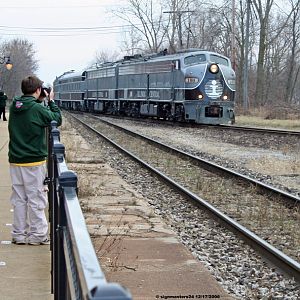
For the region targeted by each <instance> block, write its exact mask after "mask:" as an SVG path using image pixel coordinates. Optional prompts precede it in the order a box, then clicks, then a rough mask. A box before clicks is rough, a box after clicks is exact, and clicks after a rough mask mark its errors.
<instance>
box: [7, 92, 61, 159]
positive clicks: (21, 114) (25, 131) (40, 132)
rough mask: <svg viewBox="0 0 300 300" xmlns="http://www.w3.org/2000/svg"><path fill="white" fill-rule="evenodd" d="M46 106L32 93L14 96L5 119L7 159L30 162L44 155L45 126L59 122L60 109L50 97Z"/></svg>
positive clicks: (45, 147)
mask: <svg viewBox="0 0 300 300" xmlns="http://www.w3.org/2000/svg"><path fill="white" fill-rule="evenodd" d="M49 108H50V109H49ZM49 108H46V107H45V106H43V105H41V104H40V103H38V102H37V100H36V98H35V97H33V96H22V97H15V98H14V100H13V102H12V104H11V106H10V109H9V120H8V131H9V138H10V140H9V151H8V158H9V162H10V163H32V162H39V161H43V160H45V159H46V157H47V155H48V153H47V145H46V131H45V128H46V127H48V126H49V125H50V123H51V121H56V122H57V123H58V125H61V113H60V109H59V108H58V107H57V106H56V105H55V103H54V102H52V101H50V102H49Z"/></svg>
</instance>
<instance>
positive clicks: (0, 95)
mask: <svg viewBox="0 0 300 300" xmlns="http://www.w3.org/2000/svg"><path fill="white" fill-rule="evenodd" d="M6 100H7V96H6V95H5V93H4V92H3V91H0V120H1V115H3V117H2V118H3V121H7V120H6V117H5V106H6Z"/></svg>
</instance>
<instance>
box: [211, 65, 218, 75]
mask: <svg viewBox="0 0 300 300" xmlns="http://www.w3.org/2000/svg"><path fill="white" fill-rule="evenodd" d="M209 71H210V72H211V73H213V74H216V73H218V72H219V66H218V65H217V64H211V65H210V67H209Z"/></svg>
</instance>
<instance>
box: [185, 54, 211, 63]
mask: <svg viewBox="0 0 300 300" xmlns="http://www.w3.org/2000/svg"><path fill="white" fill-rule="evenodd" d="M205 62H206V57H205V54H196V55H191V56H188V57H186V58H185V59H184V63H185V64H186V65H195V64H203V63H205Z"/></svg>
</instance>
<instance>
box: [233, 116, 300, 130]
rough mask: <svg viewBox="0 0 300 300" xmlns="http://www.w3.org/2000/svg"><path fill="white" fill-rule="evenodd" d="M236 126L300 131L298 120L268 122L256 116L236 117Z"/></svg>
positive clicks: (299, 121)
mask: <svg viewBox="0 0 300 300" xmlns="http://www.w3.org/2000/svg"><path fill="white" fill-rule="evenodd" d="M236 125H238V126H256V127H263V128H283V129H290V130H300V120H299V119H298V120H280V119H272V120H268V119H265V118H264V117H258V116H243V115H240V116H237V117H236Z"/></svg>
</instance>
